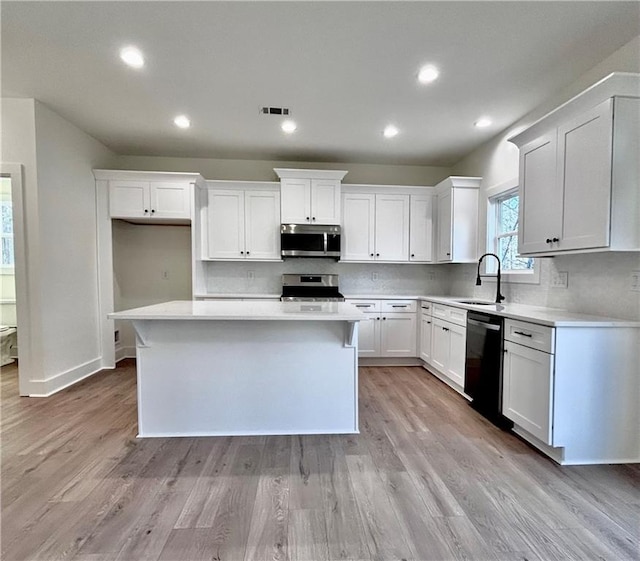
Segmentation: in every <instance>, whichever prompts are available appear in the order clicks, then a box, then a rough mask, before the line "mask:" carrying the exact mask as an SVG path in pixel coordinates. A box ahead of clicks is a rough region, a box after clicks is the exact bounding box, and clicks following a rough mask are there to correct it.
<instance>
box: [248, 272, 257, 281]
mask: <svg viewBox="0 0 640 561" xmlns="http://www.w3.org/2000/svg"><path fill="white" fill-rule="evenodd" d="M255 278H256V273H255V271H247V279H248V280H253V279H255Z"/></svg>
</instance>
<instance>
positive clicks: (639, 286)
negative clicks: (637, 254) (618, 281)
mask: <svg viewBox="0 0 640 561" xmlns="http://www.w3.org/2000/svg"><path fill="white" fill-rule="evenodd" d="M631 291H632V292H640V271H631Z"/></svg>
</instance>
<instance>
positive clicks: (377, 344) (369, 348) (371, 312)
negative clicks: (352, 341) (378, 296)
mask: <svg viewBox="0 0 640 561" xmlns="http://www.w3.org/2000/svg"><path fill="white" fill-rule="evenodd" d="M349 302H350V303H351V304H352V305H353V306H355V307H356V308H358V309H359V310H360V311H362V312H364V313H365V315H366V317H367V320H364V321H361V322H360V325H359V327H358V356H359V357H371V358H400V357H407V358H412V357H416V356H417V318H416V303H415V301H407V300H350V301H349Z"/></svg>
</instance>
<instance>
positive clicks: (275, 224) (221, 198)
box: [203, 189, 280, 261]
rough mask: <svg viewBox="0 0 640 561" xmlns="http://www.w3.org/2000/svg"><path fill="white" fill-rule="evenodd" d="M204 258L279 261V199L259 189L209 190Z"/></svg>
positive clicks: (277, 196)
mask: <svg viewBox="0 0 640 561" xmlns="http://www.w3.org/2000/svg"><path fill="white" fill-rule="evenodd" d="M206 217H207V220H206V228H205V229H206V237H205V239H206V243H203V248H204V250H205V255H204V259H212V260H223V261H235V260H256V261H261V260H267V261H279V260H280V235H279V225H280V196H279V193H278V192H277V191H269V190H259V189H246V190H245V189H210V190H208V193H207V206H206Z"/></svg>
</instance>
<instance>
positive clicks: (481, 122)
mask: <svg viewBox="0 0 640 561" xmlns="http://www.w3.org/2000/svg"><path fill="white" fill-rule="evenodd" d="M490 124H491V119H489V117H481V118H480V119H478V120H477V121H476V122H475V123H473V125H474V126H476V127H478V128H479V129H482V128H484V127H488V126H489V125H490Z"/></svg>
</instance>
